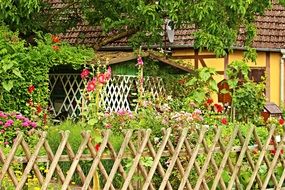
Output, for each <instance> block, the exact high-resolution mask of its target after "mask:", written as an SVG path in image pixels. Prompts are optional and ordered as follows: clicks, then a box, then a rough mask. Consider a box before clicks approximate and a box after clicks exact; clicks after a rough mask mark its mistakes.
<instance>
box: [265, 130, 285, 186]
mask: <svg viewBox="0 0 285 190" xmlns="http://www.w3.org/2000/svg"><path fill="white" fill-rule="evenodd" d="M284 141H285V133H283V135H282V139H281V142H280V144H279V145H278V146H277V150H276V153H275V155H274V157H273V160H272V162H271V165H270V167H269V170H268V172H267V175H266V178H265V180H264V183H263V186H262V189H266V186H267V185H268V182H269V179H270V178H271V175H272V173H273V172H274V169H275V166H276V163H277V160H278V157H279V154H280V152H281V149H282V147H283V144H284Z"/></svg>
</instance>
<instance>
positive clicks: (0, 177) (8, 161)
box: [0, 133, 23, 187]
mask: <svg viewBox="0 0 285 190" xmlns="http://www.w3.org/2000/svg"><path fill="white" fill-rule="evenodd" d="M22 139H23V133H20V134H18V136H17V138H16V140H15V142H14V144H13V147H12V149H11V151H10V153H9V154H8V157H7V159H6V161H5V162H4V164H3V166H2V170H1V172H0V187H1V186H2V181H3V179H4V176H5V174H6V172H7V170H8V169H9V167H10V164H11V162H12V160H13V157H14V155H15V153H16V151H17V148H18V146H19V145H20V143H21V141H22Z"/></svg>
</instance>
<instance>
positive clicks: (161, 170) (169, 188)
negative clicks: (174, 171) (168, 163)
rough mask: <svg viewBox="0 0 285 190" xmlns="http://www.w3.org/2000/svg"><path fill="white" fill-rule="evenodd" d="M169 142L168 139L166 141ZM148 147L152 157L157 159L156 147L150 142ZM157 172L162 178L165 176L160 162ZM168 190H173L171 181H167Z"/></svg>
mask: <svg viewBox="0 0 285 190" xmlns="http://www.w3.org/2000/svg"><path fill="white" fill-rule="evenodd" d="M167 140H168V139H166V141H167ZM148 147H149V152H150V155H151V157H152V158H154V159H155V158H156V157H157V153H155V150H154V147H153V145H152V143H151V142H150V141H148ZM157 170H158V173H159V175H160V176H161V177H163V176H164V175H165V171H164V168H163V166H162V164H161V163H160V162H158V166H157ZM166 188H167V189H168V190H172V186H171V184H170V182H169V181H167V184H166Z"/></svg>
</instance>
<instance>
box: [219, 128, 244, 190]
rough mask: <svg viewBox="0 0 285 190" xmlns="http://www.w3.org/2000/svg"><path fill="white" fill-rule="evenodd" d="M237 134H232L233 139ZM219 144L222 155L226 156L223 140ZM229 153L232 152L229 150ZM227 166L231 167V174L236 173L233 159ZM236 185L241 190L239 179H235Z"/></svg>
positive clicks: (229, 160)
mask: <svg viewBox="0 0 285 190" xmlns="http://www.w3.org/2000/svg"><path fill="white" fill-rule="evenodd" d="M236 129H237V130H238V128H237V127H236ZM214 131H215V132H217V129H216V128H214ZM237 132H238V131H237ZM237 132H236V133H235V132H233V133H232V134H231V137H232V138H236V136H237ZM218 143H219V146H220V149H221V153H222V154H226V153H227V152H226V149H225V147H224V144H223V142H222V140H221V138H219V140H218ZM228 151H230V152H231V149H230V150H228ZM227 166H228V167H229V171H230V172H231V173H233V172H234V164H233V162H232V161H231V159H227ZM235 183H236V185H237V186H236V188H237V190H240V181H239V178H236V179H235Z"/></svg>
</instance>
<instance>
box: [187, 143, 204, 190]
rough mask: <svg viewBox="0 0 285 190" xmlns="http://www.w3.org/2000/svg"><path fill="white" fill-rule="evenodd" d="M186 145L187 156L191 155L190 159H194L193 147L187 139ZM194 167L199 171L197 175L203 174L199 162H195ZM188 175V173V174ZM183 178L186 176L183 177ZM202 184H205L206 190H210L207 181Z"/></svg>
mask: <svg viewBox="0 0 285 190" xmlns="http://www.w3.org/2000/svg"><path fill="white" fill-rule="evenodd" d="M184 143H185V147H186V151H187V154H188V155H189V158H191V157H192V153H191V152H192V150H191V146H190V144H189V142H188V140H187V139H185V141H184ZM194 167H195V170H196V171H197V173H198V174H200V173H201V168H200V166H199V164H198V163H197V162H194ZM186 175H187V173H186ZM183 176H185V175H183ZM185 177H186V176H185ZM187 177H188V175H187ZM187 177H186V178H185V179H187ZM188 181H189V180H188ZM202 184H203V188H204V189H205V190H208V189H209V187H208V185H207V182H206V180H205V179H203V181H202Z"/></svg>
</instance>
